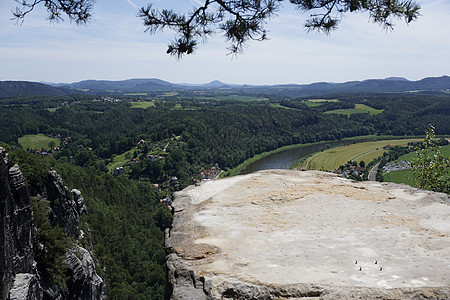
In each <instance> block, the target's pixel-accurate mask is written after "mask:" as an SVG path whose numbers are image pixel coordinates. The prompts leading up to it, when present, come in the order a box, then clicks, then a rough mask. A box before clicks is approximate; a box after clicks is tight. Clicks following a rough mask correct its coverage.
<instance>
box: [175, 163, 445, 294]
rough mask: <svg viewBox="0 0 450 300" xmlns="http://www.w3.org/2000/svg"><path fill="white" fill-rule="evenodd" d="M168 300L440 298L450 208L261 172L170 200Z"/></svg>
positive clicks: (408, 195)
mask: <svg viewBox="0 0 450 300" xmlns="http://www.w3.org/2000/svg"><path fill="white" fill-rule="evenodd" d="M173 206H174V209H175V217H174V222H173V227H172V229H171V230H170V232H168V236H167V239H166V247H167V249H168V250H169V251H170V252H171V254H169V256H168V263H167V264H168V267H169V279H170V280H171V282H172V284H173V288H174V290H173V295H172V298H174V299H221V298H239V299H287V298H289V299H296V298H302V297H314V299H412V298H415V299H416V298H417V299H421V298H427V297H428V298H431V299H450V237H449V236H450V200H449V197H448V196H447V195H445V194H440V193H432V192H427V191H422V190H418V189H414V188H411V187H408V186H405V185H396V184H387V183H378V182H362V183H358V182H354V181H351V180H347V179H344V178H342V177H338V176H336V175H334V174H330V173H323V172H317V171H306V172H302V171H287V170H270V171H262V172H258V173H253V174H248V175H243V176H237V177H232V178H227V179H221V180H215V181H209V182H204V183H202V184H201V185H200V186H190V187H188V188H186V189H185V190H183V191H181V192H179V193H177V194H176V196H175V201H174V202H173Z"/></svg>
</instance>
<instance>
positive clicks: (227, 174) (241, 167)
mask: <svg viewBox="0 0 450 300" xmlns="http://www.w3.org/2000/svg"><path fill="white" fill-rule="evenodd" d="M404 138H405V136H388V135H366V136H356V137H350V138H344V139H341V140H333V141H321V142H316V143H308V144H295V145H288V146H283V147H280V148H277V149H275V150H272V151H267V152H263V153H260V154H258V155H255V156H253V157H251V158H249V159H247V160H245V161H244V162H242V163H241V164H239V165H238V166H237V167H235V168H233V169H230V170H228V171H227V172H223V174H222V175H221V178H223V177H230V176H236V175H239V174H243V171H244V170H246V169H249V167H250V166H251V165H252V164H255V163H257V162H258V161H261V160H262V159H265V158H267V157H269V156H271V155H274V154H279V153H281V152H284V151H288V150H293V149H299V148H303V147H308V146H313V145H323V146H324V147H323V150H325V149H327V144H328V145H329V144H332V143H336V142H339V141H341V142H348V144H353V143H357V142H366V141H379V140H389V139H404ZM408 138H414V137H408ZM419 138H423V137H419ZM336 147H338V146H336ZM330 148H333V147H330ZM319 151H320V150H319ZM314 152H317V151H314ZM310 154H312V153H310ZM301 158H302V157H297V158H296V159H295V161H298V160H300V159H301ZM295 161H294V162H295ZM294 162H292V163H294ZM290 167H291V165H289V166H287V167H286V166H284V167H282V168H283V169H289V168H290ZM253 171H254V170H253Z"/></svg>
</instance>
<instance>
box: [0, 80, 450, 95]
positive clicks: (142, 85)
mask: <svg viewBox="0 0 450 300" xmlns="http://www.w3.org/2000/svg"><path fill="white" fill-rule="evenodd" d="M52 85H53V86H50V85H47V84H42V83H36V82H26V81H0V98H6V97H16V96H27V95H52V96H59V95H68V94H73V93H74V92H81V91H86V92H88V93H91V94H101V93H115V94H124V93H150V92H168V91H182V90H215V89H217V90H219V89H220V90H223V89H226V90H228V91H236V92H242V93H249V94H257V95H283V96H288V97H313V96H324V95H327V94H335V93H400V92H441V91H450V77H449V76H441V77H428V78H424V79H421V80H418V81H410V80H407V79H405V78H402V77H388V78H385V79H368V80H363V81H348V82H344V83H330V82H316V83H312V84H280V85H229V84H226V83H223V82H221V81H218V80H214V81H211V82H209V83H207V84H200V85H194V84H175V83H170V82H167V81H164V80H161V79H157V78H141V79H128V80H121V81H107V80H85V81H80V82H75V83H71V84H66V85H65V86H64V87H60V84H52Z"/></svg>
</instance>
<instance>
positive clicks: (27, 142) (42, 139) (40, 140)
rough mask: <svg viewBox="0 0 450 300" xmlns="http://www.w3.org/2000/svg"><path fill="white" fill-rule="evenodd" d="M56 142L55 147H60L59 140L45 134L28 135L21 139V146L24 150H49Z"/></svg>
mask: <svg viewBox="0 0 450 300" xmlns="http://www.w3.org/2000/svg"><path fill="white" fill-rule="evenodd" d="M52 141H53V142H54V144H55V146H59V144H60V142H59V139H57V138H51V137H48V136H45V135H43V134H41V133H40V134H27V135H24V136H23V137H21V138H19V144H20V145H21V146H22V148H24V149H31V148H34V149H42V148H46V149H48V144H49V143H50V142H52Z"/></svg>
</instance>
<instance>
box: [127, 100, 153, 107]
mask: <svg viewBox="0 0 450 300" xmlns="http://www.w3.org/2000/svg"><path fill="white" fill-rule="evenodd" d="M130 104H131V108H143V109H146V108H148V107H154V106H155V102H153V101H140V102H130Z"/></svg>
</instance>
